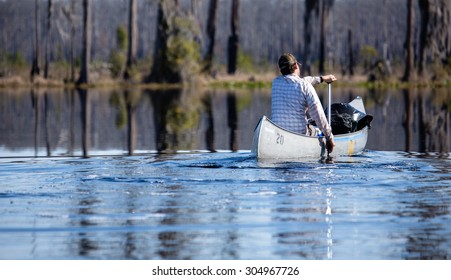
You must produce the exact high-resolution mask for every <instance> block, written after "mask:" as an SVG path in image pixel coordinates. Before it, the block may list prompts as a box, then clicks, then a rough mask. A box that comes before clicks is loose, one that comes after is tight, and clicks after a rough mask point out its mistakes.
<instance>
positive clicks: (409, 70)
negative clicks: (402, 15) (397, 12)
mask: <svg viewBox="0 0 451 280" xmlns="http://www.w3.org/2000/svg"><path fill="white" fill-rule="evenodd" d="M413 28H414V10H413V0H407V33H406V42H405V44H404V49H405V52H406V66H405V71H404V77H403V80H404V81H410V80H412V79H413V70H414V54H413Z"/></svg>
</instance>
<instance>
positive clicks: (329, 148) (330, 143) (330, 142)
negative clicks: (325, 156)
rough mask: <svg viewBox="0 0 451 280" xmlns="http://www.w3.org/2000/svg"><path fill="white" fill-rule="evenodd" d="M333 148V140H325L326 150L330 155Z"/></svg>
mask: <svg viewBox="0 0 451 280" xmlns="http://www.w3.org/2000/svg"><path fill="white" fill-rule="evenodd" d="M334 147H335V142H334V139H330V140H326V149H327V152H329V154H330V153H332V152H333V150H334Z"/></svg>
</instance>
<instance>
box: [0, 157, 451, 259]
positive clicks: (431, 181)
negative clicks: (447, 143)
mask: <svg viewBox="0 0 451 280" xmlns="http://www.w3.org/2000/svg"><path fill="white" fill-rule="evenodd" d="M450 163H451V158H450V157H435V156H429V157H424V156H419V155H413V154H407V153H400V152H376V151H367V152H366V153H365V154H364V155H362V156H359V157H343V158H338V159H336V162H335V163H334V164H321V163H317V162H315V161H312V162H304V163H295V162H291V163H283V162H278V163H277V162H276V163H274V162H258V161H256V160H255V158H253V157H252V156H251V154H250V153H249V152H248V151H243V152H239V153H229V152H220V153H177V154H166V155H164V154H153V155H152V154H150V155H143V156H131V157H129V156H104V157H100V156H99V157H93V158H89V159H82V158H64V157H63V158H25V159H24V158H10V159H1V161H0V164H1V169H0V180H1V181H2V184H1V187H0V205H1V206H0V258H1V259H449V258H450V253H451V249H450V248H451V238H450V236H451V221H450V212H449V211H450V203H451V175H450V166H451V165H450Z"/></svg>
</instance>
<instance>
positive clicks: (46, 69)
mask: <svg viewBox="0 0 451 280" xmlns="http://www.w3.org/2000/svg"><path fill="white" fill-rule="evenodd" d="M47 3H48V4H47V34H46V38H45V64H44V78H46V79H48V77H49V55H50V54H49V53H50V36H51V35H50V30H51V28H52V6H53V5H52V4H53V2H52V0H48V2H47Z"/></svg>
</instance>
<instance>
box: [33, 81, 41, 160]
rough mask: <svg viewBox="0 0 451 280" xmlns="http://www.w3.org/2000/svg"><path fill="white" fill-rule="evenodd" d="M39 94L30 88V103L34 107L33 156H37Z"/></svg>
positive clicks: (39, 111)
mask: <svg viewBox="0 0 451 280" xmlns="http://www.w3.org/2000/svg"><path fill="white" fill-rule="evenodd" d="M40 100H41V98H40V94H39V92H37V91H36V90H35V89H34V88H33V89H31V104H32V106H33V109H34V156H35V157H37V156H38V148H39V137H40V126H39V119H40V115H41V106H40Z"/></svg>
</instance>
